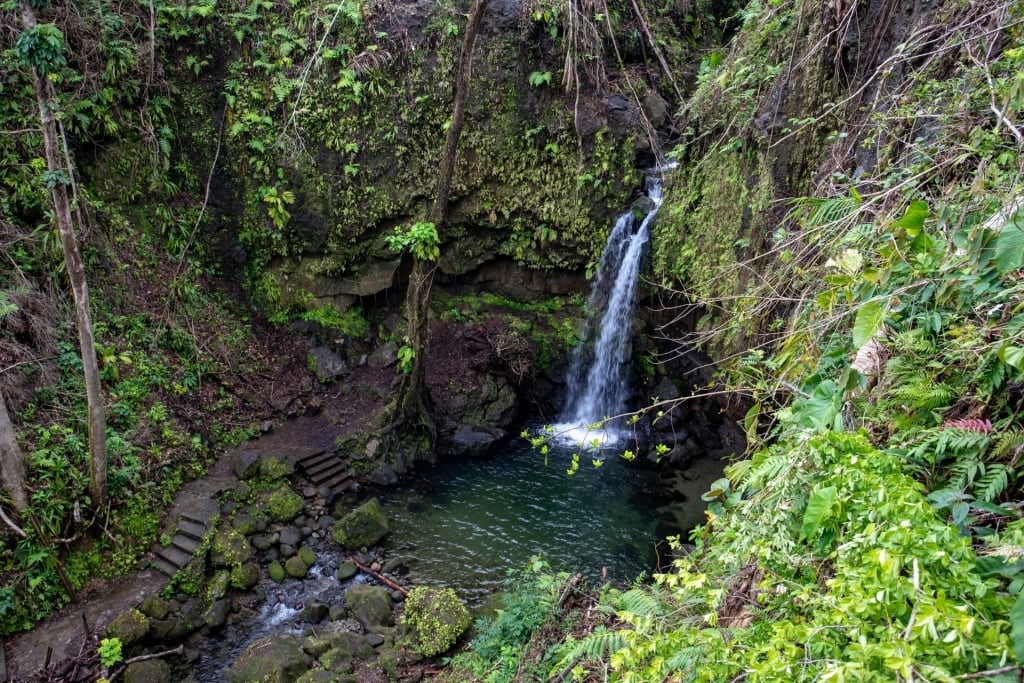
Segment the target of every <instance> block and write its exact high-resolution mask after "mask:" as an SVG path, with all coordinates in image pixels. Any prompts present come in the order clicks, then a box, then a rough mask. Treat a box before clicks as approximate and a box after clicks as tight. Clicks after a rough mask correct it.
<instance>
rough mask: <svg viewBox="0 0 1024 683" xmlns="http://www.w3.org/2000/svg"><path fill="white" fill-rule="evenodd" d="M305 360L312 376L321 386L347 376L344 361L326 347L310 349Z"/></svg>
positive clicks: (346, 364)
mask: <svg viewBox="0 0 1024 683" xmlns="http://www.w3.org/2000/svg"><path fill="white" fill-rule="evenodd" d="M307 360H308V361H309V366H310V368H311V369H312V370H313V374H315V375H316V378H317V379H318V380H320V382H321V383H322V384H326V383H328V382H330V381H332V380H334V379H337V378H338V377H341V376H343V375H346V374H348V363H346V362H345V359H344V358H342V357H341V356H339V355H338V354H336V353H335V352H334V351H332V350H331V349H329V348H327V347H326V346H317V347H316V348H313V349H310V351H309V354H308V355H307Z"/></svg>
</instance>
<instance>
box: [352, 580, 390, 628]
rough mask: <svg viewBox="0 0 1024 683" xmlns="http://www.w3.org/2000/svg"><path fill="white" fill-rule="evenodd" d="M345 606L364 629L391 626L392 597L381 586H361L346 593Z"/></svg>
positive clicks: (354, 587) (353, 587)
mask: <svg viewBox="0 0 1024 683" xmlns="http://www.w3.org/2000/svg"><path fill="white" fill-rule="evenodd" d="M345 604H346V605H348V608H349V611H351V612H352V616H353V617H355V618H356V619H357V620H359V623H360V624H362V625H363V628H365V629H367V630H369V629H373V628H378V627H381V626H391V625H392V624H393V623H394V621H393V619H392V616H391V596H390V595H388V592H387V591H386V590H384V589H383V588H381V587H380V586H371V585H369V584H365V583H363V584H359V585H356V586H352V587H350V588H349V589H348V590H347V591H346V592H345Z"/></svg>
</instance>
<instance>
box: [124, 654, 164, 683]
mask: <svg viewBox="0 0 1024 683" xmlns="http://www.w3.org/2000/svg"><path fill="white" fill-rule="evenodd" d="M124 683H171V666H170V664H168V663H167V662H165V661H164V660H162V659H147V660H146V661H143V662H132V663H131V664H129V665H128V668H126V669H125V670H124Z"/></svg>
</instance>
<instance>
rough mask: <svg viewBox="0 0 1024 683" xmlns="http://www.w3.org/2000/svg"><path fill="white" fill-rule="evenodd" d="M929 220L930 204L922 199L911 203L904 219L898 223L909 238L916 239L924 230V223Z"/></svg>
mask: <svg viewBox="0 0 1024 683" xmlns="http://www.w3.org/2000/svg"><path fill="white" fill-rule="evenodd" d="M926 218H928V203H927V202H925V201H922V200H920V199H918V200H916V201H913V202H910V206H908V207H907V210H906V212H905V213H904V214H903V218H901V219H899V220H898V221H896V223H895V225H896V226H897V227H900V228H903V229H904V230H905V231H906V233H907V237H910V238H914V237H917V236H918V235H920V234H921V230H923V229H924V221H925V219H926Z"/></svg>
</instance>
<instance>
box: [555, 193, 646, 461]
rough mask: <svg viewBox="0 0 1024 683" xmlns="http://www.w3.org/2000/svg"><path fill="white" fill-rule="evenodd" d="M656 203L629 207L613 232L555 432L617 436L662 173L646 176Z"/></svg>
mask: <svg viewBox="0 0 1024 683" xmlns="http://www.w3.org/2000/svg"><path fill="white" fill-rule="evenodd" d="M646 190H647V196H648V198H649V199H650V207H649V209H648V211H647V214H646V215H645V216H644V217H643V219H642V220H639V221H638V220H637V217H636V216H635V215H634V212H633V210H632V209H630V210H628V211H626V212H625V213H623V214H622V215H621V216H619V218H618V220H616V221H615V225H614V227H613V228H612V231H611V233H610V234H609V235H608V241H607V243H606V244H605V248H604V251H603V252H602V254H601V260H600V262H599V264H598V269H597V275H596V277H595V278H594V282H593V284H592V285H591V289H590V299H589V300H588V302H587V309H586V310H587V320H586V323H585V324H584V327H583V332H582V334H581V335H580V343H579V345H578V346H577V347H576V350H575V352H574V354H573V360H572V364H571V366H570V368H569V373H568V375H567V376H566V382H567V385H568V399H567V402H566V406H565V410H564V411H563V413H562V416H561V421H562V424H560V425H556V427H555V428H554V432H555V433H556V434H559V435H562V436H563V437H565V438H567V439H570V440H573V441H576V442H577V443H590V442H592V441H593V440H595V439H596V440H597V441H598V442H599V443H602V444H604V443H608V442H610V441H614V440H615V439H616V430H615V429H614V425H612V424H611V423H609V424H604V425H601V427H600V428H594V427H593V425H594V423H597V422H601V421H602V420H605V419H606V418H609V417H613V416H615V415H619V414H621V413H622V412H623V411H624V410H625V408H626V399H627V398H628V397H629V386H628V370H629V356H630V348H631V338H632V332H633V299H634V294H635V292H636V285H637V281H638V280H639V277H640V263H641V259H642V257H643V253H644V246H645V245H646V244H647V240H648V237H649V232H650V225H651V222H652V221H653V220H654V217H655V215H656V214H657V213H658V208H659V207H660V206H661V178H660V176H654V175H651V176H648V177H647V181H646Z"/></svg>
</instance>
